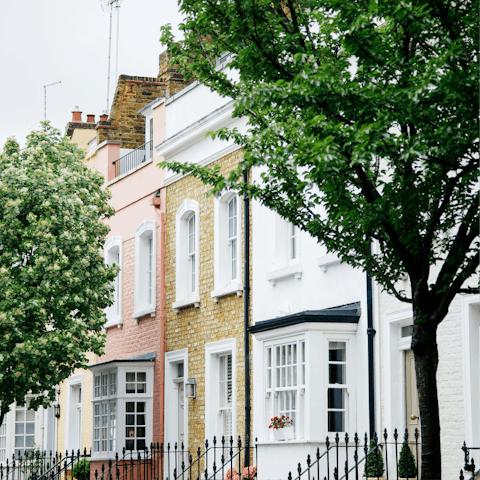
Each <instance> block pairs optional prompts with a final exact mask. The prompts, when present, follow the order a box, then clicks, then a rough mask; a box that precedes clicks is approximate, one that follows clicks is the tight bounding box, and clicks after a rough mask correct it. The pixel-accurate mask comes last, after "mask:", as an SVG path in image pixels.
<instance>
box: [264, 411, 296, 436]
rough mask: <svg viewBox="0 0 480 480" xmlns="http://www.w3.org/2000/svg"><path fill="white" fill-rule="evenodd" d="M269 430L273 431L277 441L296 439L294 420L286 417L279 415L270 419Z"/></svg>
mask: <svg viewBox="0 0 480 480" xmlns="http://www.w3.org/2000/svg"><path fill="white" fill-rule="evenodd" d="M268 428H271V429H272V430H273V436H274V437H275V440H280V441H284V440H293V439H294V438H295V430H294V428H293V420H292V419H291V418H290V417H287V416H285V415H279V416H276V417H273V418H271V419H270V425H269V426H268Z"/></svg>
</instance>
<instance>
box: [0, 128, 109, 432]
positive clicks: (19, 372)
mask: <svg viewBox="0 0 480 480" xmlns="http://www.w3.org/2000/svg"><path fill="white" fill-rule="evenodd" d="M82 158H83V153H82V151H81V150H80V149H79V148H78V147H77V146H76V145H74V144H72V143H70V142H69V141H68V140H67V139H65V138H61V137H60V132H59V131H58V130H56V129H54V128H52V127H51V126H50V125H49V123H48V122H44V123H42V128H41V130H39V131H33V132H32V133H31V134H30V135H29V136H28V137H27V147H26V148H25V149H24V150H20V148H19V145H18V143H17V142H16V141H15V140H14V139H12V138H10V139H8V140H7V142H6V144H5V146H4V150H3V154H0V332H1V337H2V341H1V344H0V424H1V423H2V421H3V418H4V416H5V414H6V413H7V412H8V410H9V405H10V404H11V403H12V402H14V401H16V402H17V404H19V405H24V403H25V395H26V394H32V395H35V399H34V400H33V401H31V403H30V406H31V407H33V408H37V407H38V406H39V405H42V406H48V404H49V403H50V402H51V401H52V400H54V398H55V388H54V387H55V386H56V385H58V384H59V383H60V382H62V381H63V380H65V379H66V378H67V377H68V376H69V375H70V374H71V373H72V371H73V370H74V369H75V368H79V367H80V368H82V367H83V368H85V367H86V366H87V364H88V360H87V356H86V352H94V353H96V354H97V355H100V354H102V352H103V345H104V340H105V336H104V335H103V334H102V333H101V330H102V326H103V324H104V323H105V315H104V313H103V309H104V308H105V307H106V306H108V305H110V304H111V302H112V297H111V294H112V288H113V287H112V281H113V280H114V278H115V275H116V273H117V268H118V267H116V266H112V267H108V266H105V264H104V261H103V258H102V255H101V250H102V248H103V245H104V241H105V236H106V234H107V232H108V227H107V226H106V225H105V224H104V223H102V221H101V218H102V217H110V216H111V215H113V213H114V212H113V209H112V207H110V206H109V205H108V204H107V200H108V198H109V192H108V190H103V189H102V188H101V187H102V184H103V181H104V179H103V177H102V176H101V175H100V174H99V173H97V172H93V171H91V170H89V169H88V168H87V167H86V166H84V165H83V164H82V163H81V162H80V160H81V159H82Z"/></svg>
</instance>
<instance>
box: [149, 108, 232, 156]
mask: <svg viewBox="0 0 480 480" xmlns="http://www.w3.org/2000/svg"><path fill="white" fill-rule="evenodd" d="M232 113H233V100H231V101H230V102H228V103H227V104H226V105H223V107H220V108H218V109H217V110H215V111H214V112H212V113H210V114H208V115H207V116H205V117H203V118H202V119H200V120H198V121H197V122H195V123H192V124H191V125H189V126H188V127H186V128H184V129H183V130H180V131H179V132H178V133H176V134H175V135H173V136H172V137H170V138H168V139H167V140H165V141H163V142H162V143H160V144H159V145H157V146H156V147H155V150H156V151H157V155H158V156H159V157H163V158H164V159H165V160H169V159H171V158H172V157H173V156H174V155H177V154H178V153H180V152H181V151H182V150H185V149H186V148H188V147H190V146H191V145H193V144H194V143H196V142H197V141H198V140H200V139H204V138H205V134H206V133H207V132H208V131H211V130H218V129H219V128H222V127H225V126H227V125H228V124H230V123H232V122H233V121H234V120H235V119H233V118H232Z"/></svg>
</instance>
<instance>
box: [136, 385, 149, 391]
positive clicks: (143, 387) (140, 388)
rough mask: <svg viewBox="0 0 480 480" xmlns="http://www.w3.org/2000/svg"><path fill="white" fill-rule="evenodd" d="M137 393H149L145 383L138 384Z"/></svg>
mask: <svg viewBox="0 0 480 480" xmlns="http://www.w3.org/2000/svg"><path fill="white" fill-rule="evenodd" d="M137 393H147V385H146V384H145V383H139V384H137Z"/></svg>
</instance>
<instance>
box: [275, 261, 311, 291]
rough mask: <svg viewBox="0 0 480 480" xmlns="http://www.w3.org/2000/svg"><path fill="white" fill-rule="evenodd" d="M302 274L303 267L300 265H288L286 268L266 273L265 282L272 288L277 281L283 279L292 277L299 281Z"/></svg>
mask: <svg viewBox="0 0 480 480" xmlns="http://www.w3.org/2000/svg"><path fill="white" fill-rule="evenodd" d="M302 273H303V265H302V264H301V263H296V264H294V265H288V267H284V268H279V269H277V270H273V272H268V273H267V280H268V281H269V282H270V284H271V285H272V286H275V284H276V283H277V281H278V280H282V279H284V278H289V277H294V278H298V279H300V278H302Z"/></svg>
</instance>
